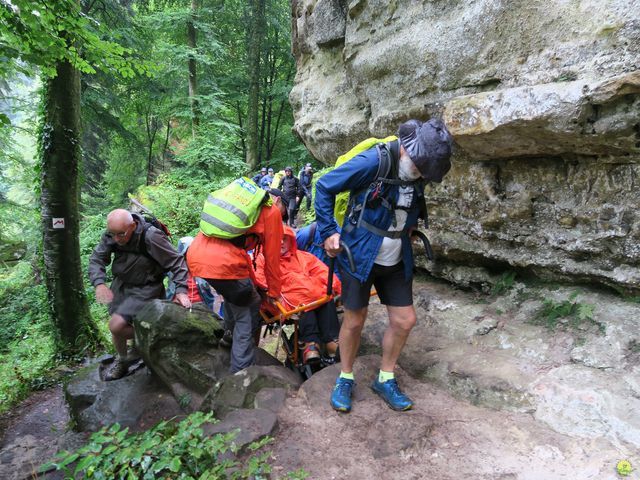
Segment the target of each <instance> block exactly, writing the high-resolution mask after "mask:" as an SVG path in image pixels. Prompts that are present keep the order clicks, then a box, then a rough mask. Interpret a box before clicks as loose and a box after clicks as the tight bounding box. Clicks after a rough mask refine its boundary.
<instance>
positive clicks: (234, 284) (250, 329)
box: [206, 278, 260, 373]
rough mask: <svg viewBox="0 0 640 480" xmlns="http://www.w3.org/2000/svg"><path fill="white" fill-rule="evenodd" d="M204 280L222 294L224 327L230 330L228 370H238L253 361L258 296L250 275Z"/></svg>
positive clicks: (258, 321) (258, 319) (257, 319)
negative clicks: (231, 278)
mask: <svg viewBox="0 0 640 480" xmlns="http://www.w3.org/2000/svg"><path fill="white" fill-rule="evenodd" d="M206 280H207V282H209V285H211V286H212V287H213V288H214V289H215V290H216V292H218V293H219V294H220V295H222V296H223V297H224V307H223V309H224V327H225V329H226V330H231V331H232V332H233V344H232V346H231V369H230V371H231V373H236V372H239V371H240V370H243V369H245V368H247V367H250V366H251V365H253V364H254V363H255V360H256V351H255V350H256V349H255V343H254V340H253V335H254V333H255V331H256V330H257V329H258V328H260V315H259V308H260V295H258V292H257V291H256V289H255V287H254V286H253V282H252V281H251V279H250V278H242V279H239V280H217V279H210V278H207V279H206Z"/></svg>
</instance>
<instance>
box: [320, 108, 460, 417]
mask: <svg viewBox="0 0 640 480" xmlns="http://www.w3.org/2000/svg"><path fill="white" fill-rule="evenodd" d="M451 149H452V138H451V135H450V133H449V132H448V130H447V128H446V127H445V125H444V123H443V122H442V121H440V120H436V119H432V120H429V121H428V122H424V123H423V122H421V121H419V120H409V121H408V122H405V123H403V124H402V125H400V127H399V129H398V140H396V141H394V142H390V143H389V144H387V148H383V149H381V150H380V151H381V153H380V154H379V153H378V149H377V148H372V149H369V150H367V151H365V152H362V153H360V154H359V155H356V156H355V157H354V158H352V159H351V160H349V161H348V162H346V163H344V164H342V165H341V166H339V167H338V168H336V169H334V170H333V171H331V172H329V173H327V174H326V175H324V176H323V177H321V178H320V180H318V182H317V184H316V200H315V209H316V219H317V222H318V226H317V228H318V231H319V232H320V237H321V238H322V241H323V243H324V249H325V251H326V252H327V254H328V255H329V256H337V261H338V264H339V266H340V268H341V270H342V285H343V289H342V301H343V303H344V307H345V313H344V320H343V323H342V327H341V329H340V339H339V345H340V357H341V359H342V364H341V372H340V376H339V377H338V379H337V380H336V386H335V388H334V390H333V393H332V395H331V406H332V407H333V408H334V409H335V410H338V411H341V412H349V411H351V394H352V390H353V387H354V377H353V363H354V361H355V358H356V354H357V352H358V347H359V346H360V334H361V332H362V328H363V326H364V322H365V320H366V318H367V309H368V305H369V293H370V291H371V286H372V285H373V286H375V288H376V290H377V292H378V296H379V297H380V301H381V303H382V304H384V305H386V306H387V312H388V315H389V326H388V327H387V330H386V331H385V334H384V337H383V340H382V362H381V365H380V372H379V374H378V378H376V379H375V380H374V382H373V384H372V385H371V388H372V389H373V390H374V391H375V392H376V393H377V394H378V395H380V396H381V397H382V398H383V399H384V400H385V401H386V402H387V404H388V405H389V406H390V407H391V408H393V409H394V410H409V409H410V408H411V407H412V406H413V402H412V401H411V399H410V398H409V397H408V396H407V395H405V394H404V393H403V392H402V391H401V390H400V388H399V387H398V384H397V382H396V380H395V378H394V369H395V366H396V362H397V360H398V357H399V356H400V352H401V351H402V348H403V347H404V345H405V343H406V341H407V337H408V336H409V333H410V332H411V329H412V328H413V327H414V325H415V323H416V312H415V309H414V307H413V292H412V288H413V252H412V249H411V240H410V235H411V232H412V231H413V229H414V228H415V227H416V225H417V223H418V218H420V217H424V214H425V211H426V207H425V202H424V187H425V183H426V182H437V183H439V182H441V181H442V178H443V177H444V175H446V173H447V172H448V171H449V169H450V168H451V163H450V156H451ZM381 155H389V157H390V159H391V163H390V165H391V168H390V173H389V174H384V175H381V173H380V172H379V166H380V165H381V163H383V162H381ZM385 164H387V165H388V162H385ZM343 191H350V192H351V194H350V200H349V207H348V210H347V215H346V217H345V221H344V225H343V226H342V232H341V233H338V225H337V223H336V220H335V218H334V216H333V209H334V204H335V197H336V195H337V194H338V193H340V192H343ZM341 241H342V242H344V243H345V244H346V245H347V246H348V247H349V249H350V250H351V253H352V255H353V257H354V260H355V267H356V269H355V271H354V272H352V271H350V270H349V267H348V264H347V261H346V259H345V258H344V255H339V253H340V250H341V249H340V242H341Z"/></svg>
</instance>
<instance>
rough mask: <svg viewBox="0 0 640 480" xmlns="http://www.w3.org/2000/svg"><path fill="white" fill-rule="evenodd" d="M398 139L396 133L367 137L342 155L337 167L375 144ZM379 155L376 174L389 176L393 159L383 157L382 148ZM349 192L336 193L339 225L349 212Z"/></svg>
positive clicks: (336, 211)
mask: <svg viewBox="0 0 640 480" xmlns="http://www.w3.org/2000/svg"><path fill="white" fill-rule="evenodd" d="M397 139H398V137H396V136H395V135H391V136H389V137H386V138H374V137H371V138H367V139H366V140H363V141H362V142H360V143H358V144H357V145H356V146H355V147H353V148H352V149H351V150H349V151H348V152H347V153H345V154H343V155H340V156H339V157H338V159H337V160H336V164H335V167H339V166H340V165H342V164H343V163H346V162H348V161H349V160H351V159H352V158H353V157H355V156H356V155H358V154H359V153H362V152H364V151H366V150H369V149H370V148H372V147H374V146H377V145H386V144H387V143H388V142H392V141H394V140H397ZM378 157H379V158H380V168H379V169H378V173H377V174H376V179H378V178H381V177H386V176H388V175H389V173H390V170H391V159H390V158H389V156H386V157H385V158H381V157H380V150H378ZM387 161H388V162H387ZM383 162H384V165H383ZM349 193H350V192H348V191H347V192H341V193H339V194H338V195H336V204H335V207H334V210H333V216H334V217H335V218H336V221H337V222H338V225H342V224H343V222H344V217H345V215H346V213H347V208H348V206H349Z"/></svg>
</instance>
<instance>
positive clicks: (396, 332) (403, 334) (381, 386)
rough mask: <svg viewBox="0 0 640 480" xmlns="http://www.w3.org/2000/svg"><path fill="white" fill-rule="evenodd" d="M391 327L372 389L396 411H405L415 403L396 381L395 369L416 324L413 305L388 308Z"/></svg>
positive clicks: (384, 339)
mask: <svg viewBox="0 0 640 480" xmlns="http://www.w3.org/2000/svg"><path fill="white" fill-rule="evenodd" d="M387 311H388V313H389V326H388V327H387V330H386V331H385V332H384V337H383V338H382V362H381V364H380V373H379V374H378V378H376V379H375V380H374V381H373V384H371V388H372V389H373V391H374V392H376V393H377V394H378V395H380V396H381V397H382V398H383V399H384V401H385V402H387V405H389V407H391V408H392V409H394V410H398V411H404V410H410V409H411V408H412V407H413V401H412V400H411V399H410V398H409V397H407V396H406V395H405V394H404V393H402V391H401V390H400V387H399V386H398V383H397V382H396V381H395V377H394V369H395V368H396V363H397V362H398V357H400V352H402V348H403V347H404V345H405V343H406V342H407V337H408V336H409V333H411V329H412V328H413V327H414V325H415V324H416V312H415V309H414V308H413V305H410V306H408V307H390V306H387Z"/></svg>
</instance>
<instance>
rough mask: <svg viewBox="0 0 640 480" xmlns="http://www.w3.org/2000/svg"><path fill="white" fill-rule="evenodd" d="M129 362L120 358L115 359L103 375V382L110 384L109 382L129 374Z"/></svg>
mask: <svg viewBox="0 0 640 480" xmlns="http://www.w3.org/2000/svg"><path fill="white" fill-rule="evenodd" d="M132 363H133V362H131V361H130V360H125V359H123V358H121V357H117V358H116V359H115V360H114V362H113V365H111V368H110V369H109V370H108V371H107V373H105V375H104V380H105V381H106V382H110V381H111V380H119V379H121V378H122V377H124V376H125V375H126V374H127V373H128V372H129V366H130V365H131V364H132Z"/></svg>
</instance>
